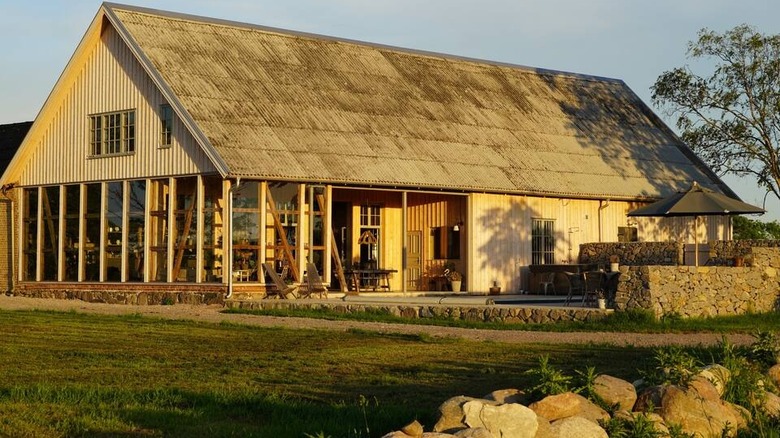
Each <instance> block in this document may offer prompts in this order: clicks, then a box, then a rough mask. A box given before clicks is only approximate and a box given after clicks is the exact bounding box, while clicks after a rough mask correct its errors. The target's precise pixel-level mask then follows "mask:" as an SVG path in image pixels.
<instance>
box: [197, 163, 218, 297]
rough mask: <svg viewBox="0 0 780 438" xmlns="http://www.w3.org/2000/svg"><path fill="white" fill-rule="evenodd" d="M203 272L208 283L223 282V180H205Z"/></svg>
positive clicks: (204, 279)
mask: <svg viewBox="0 0 780 438" xmlns="http://www.w3.org/2000/svg"><path fill="white" fill-rule="evenodd" d="M203 190H204V196H203V198H204V199H203V271H204V276H203V278H202V279H201V280H202V281H206V282H221V281H222V230H223V228H222V227H223V217H224V216H223V211H224V198H223V197H222V179H220V178H214V177H206V178H203Z"/></svg>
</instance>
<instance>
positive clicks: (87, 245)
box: [82, 183, 103, 281]
mask: <svg viewBox="0 0 780 438" xmlns="http://www.w3.org/2000/svg"><path fill="white" fill-rule="evenodd" d="M84 188H85V192H86V193H85V197H84V245H82V248H83V255H82V257H83V258H84V274H83V275H84V276H83V279H84V281H98V280H100V270H99V269H100V257H99V255H100V210H101V203H100V200H101V197H102V192H103V190H102V184H100V183H95V184H87V185H85V186H84Z"/></svg>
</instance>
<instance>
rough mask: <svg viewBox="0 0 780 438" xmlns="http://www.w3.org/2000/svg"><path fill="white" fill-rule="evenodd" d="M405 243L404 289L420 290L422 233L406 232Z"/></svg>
mask: <svg viewBox="0 0 780 438" xmlns="http://www.w3.org/2000/svg"><path fill="white" fill-rule="evenodd" d="M406 241H407V242H408V244H407V247H406V289H407V290H422V231H408V232H407V233H406Z"/></svg>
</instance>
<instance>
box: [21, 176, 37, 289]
mask: <svg viewBox="0 0 780 438" xmlns="http://www.w3.org/2000/svg"><path fill="white" fill-rule="evenodd" d="M22 196H23V198H22V278H23V279H24V280H30V281H31V280H36V279H37V275H36V272H37V269H38V263H37V259H38V258H37V257H36V256H37V254H38V188H37V187H35V188H29V189H24V192H23V195H22Z"/></svg>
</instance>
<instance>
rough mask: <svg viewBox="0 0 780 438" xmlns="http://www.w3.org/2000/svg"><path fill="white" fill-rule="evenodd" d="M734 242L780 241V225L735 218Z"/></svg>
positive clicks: (739, 217)
mask: <svg viewBox="0 0 780 438" xmlns="http://www.w3.org/2000/svg"><path fill="white" fill-rule="evenodd" d="M732 225H733V226H734V240H746V239H774V240H778V239H780V223H778V222H777V221H772V222H761V221H758V220H755V219H749V218H746V217H744V216H734V218H733V222H732Z"/></svg>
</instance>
